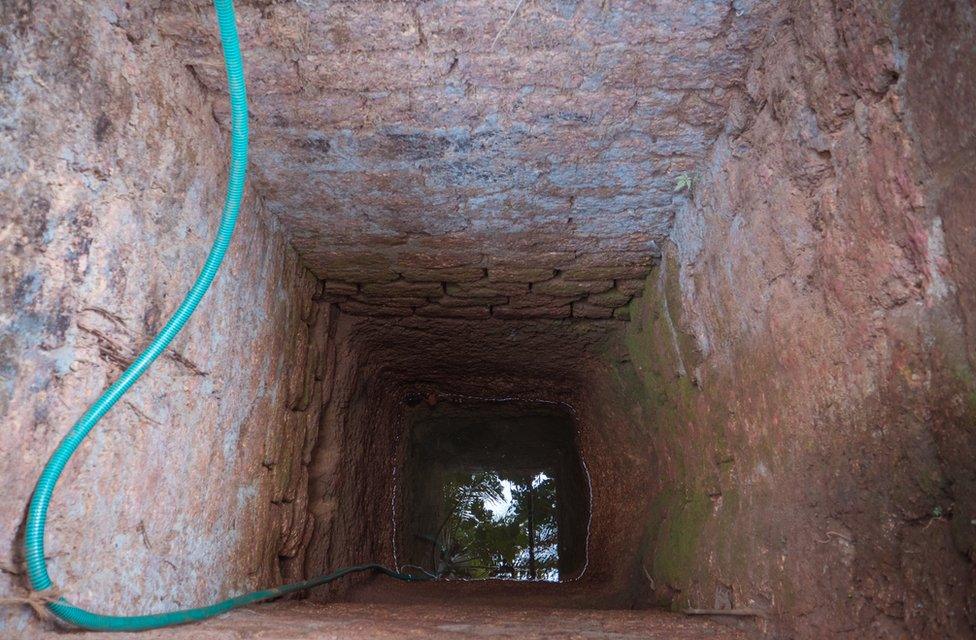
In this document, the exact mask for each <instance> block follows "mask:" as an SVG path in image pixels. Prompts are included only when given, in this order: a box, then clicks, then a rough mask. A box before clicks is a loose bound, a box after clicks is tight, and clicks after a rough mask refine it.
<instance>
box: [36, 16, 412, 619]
mask: <svg viewBox="0 0 976 640" xmlns="http://www.w3.org/2000/svg"><path fill="white" fill-rule="evenodd" d="M214 6H215V8H216V10H217V22H218V24H219V25H220V40H221V44H222V45H223V50H224V63H225V65H226V67H227V83H228V86H229V89H230V105H231V161H230V175H229V176H228V179H227V196H226V198H225V200H224V209H223V213H222V215H221V219H220V229H219V230H218V231H217V238H216V239H215V240H214V243H213V246H212V247H211V248H210V254H209V255H208V256H207V261H206V262H205V263H204V265H203V269H202V270H201V271H200V275H198V276H197V279H196V282H194V283H193V287H192V288H191V289H190V291H189V293H187V294H186V297H185V298H184V299H183V302H182V303H180V306H179V308H178V309H177V310H176V312H175V313H174V314H173V316H172V317H171V318H170V319H169V321H168V322H167V323H166V326H165V327H163V329H162V331H160V332H159V334H158V335H157V336H156V337H155V338H154V339H153V341H152V343H150V345H149V346H148V347H146V350H145V351H143V352H142V353H141V354H139V357H138V358H136V360H135V362H133V363H132V365H131V366H129V368H128V369H126V370H125V372H124V373H123V374H122V376H121V377H120V378H119V379H118V380H117V381H115V383H114V384H112V386H110V387H109V388H108V389H107V390H106V391H105V393H103V394H102V395H101V397H100V398H98V400H97V401H96V402H95V404H93V405H92V406H91V407H90V408H89V409H88V411H86V412H85V414H84V415H83V416H82V417H81V419H80V420H78V422H76V423H75V425H74V426H73V427H72V428H71V431H69V432H68V435H66V436H65V437H64V439H63V440H62V441H61V443H60V444H59V445H58V448H57V449H55V451H54V453H53V454H52V455H51V458H50V459H49V460H48V461H47V464H46V465H45V466H44V471H43V472H41V477H40V478H39V479H38V481H37V486H36V487H35V488H34V495H33V497H32V498H31V503H30V509H29V511H28V513H27V527H26V533H25V541H24V548H25V557H26V563H27V573H28V576H29V577H30V584H31V588H32V590H34V591H37V592H44V591H48V590H49V589H51V587H52V583H51V577H50V576H49V575H48V572H47V562H46V560H45V559H44V527H45V525H46V523H47V510H48V505H49V504H50V502H51V494H52V493H53V492H54V487H55V485H57V482H58V478H59V477H60V476H61V472H62V471H63V470H64V467H65V465H67V464H68V460H70V459H71V456H72V455H74V453H75V451H77V449H78V447H79V445H81V442H82V441H83V440H84V439H85V436H87V435H88V433H89V432H90V431H91V430H92V428H93V427H94V426H95V425H96V424H97V423H98V421H99V420H100V419H101V417H102V416H104V415H105V414H106V413H107V412H108V410H109V409H111V408H112V405H114V404H115V403H116V402H117V401H118V400H119V398H121V397H122V395H123V394H125V392H126V391H127V390H128V389H129V387H131V386H132V385H133V383H135V381H136V380H138V379H139V377H140V376H141V375H142V374H143V373H145V371H146V369H148V368H149V365H150V364H152V362H153V361H154V360H155V359H156V358H157V357H159V355H160V354H161V353H162V352H163V351H164V350H165V349H166V347H167V345H169V343H170V342H171V341H172V340H173V338H174V337H176V334H177V333H179V332H180V329H182V328H183V325H184V324H186V321H187V320H188V319H189V318H190V316H191V315H192V314H193V311H194V309H196V307H197V304H199V303H200V299H201V298H203V294H205V293H206V292H207V289H208V288H209V287H210V283H211V282H213V279H214V276H216V275H217V269H218V268H219V267H220V263H221V261H222V260H223V259H224V254H225V253H226V252H227V246H228V245H229V244H230V240H231V235H232V234H233V232H234V224H235V223H236V221H237V214H238V212H239V211H240V206H241V197H242V196H243V194H244V180H245V178H246V174H247V95H246V93H245V90H244V69H243V67H242V65H241V51H240V44H239V43H238V39H237V24H236V21H235V17H234V4H233V1H232V0H214ZM368 570H375V571H379V572H381V573H384V574H386V575H388V576H391V577H394V578H398V579H400V580H424V579H426V578H425V577H418V576H410V575H406V574H401V573H397V572H395V571H393V570H391V569H388V568H386V567H383V566H380V565H376V564H365V565H358V566H355V567H347V568H345V569H342V570H340V571H336V572H335V573H332V574H329V575H325V576H319V577H317V578H313V579H311V580H307V581H305V582H299V583H295V584H288V585H284V586H280V587H275V588H273V589H266V590H264V591H255V592H253V593H248V594H245V595H242V596H237V597H236V598H231V599H229V600H224V601H222V602H218V603H216V604H212V605H210V606H207V607H199V608H196V609H184V610H179V611H169V612H166V613H157V614H150V615H141V616H112V615H101V614H98V613H93V612H91V611H86V610H85V609H81V608H79V607H76V606H74V605H72V604H70V603H69V602H68V601H67V600H65V599H64V598H59V599H58V600H57V601H56V602H51V603H49V604H47V607H48V609H49V610H50V611H51V612H52V613H53V614H54V615H56V616H57V617H58V618H61V619H62V620H64V621H65V622H69V623H71V624H73V625H75V626H78V627H82V628H85V629H92V630H98V631H142V630H145V629H156V628H159V627H168V626H173V625H177V624H183V623H186V622H195V621H197V620H204V619H206V618H210V617H213V616H216V615H219V614H221V613H224V612H225V611H229V610H230V609H234V608H236V607H241V606H244V605H248V604H251V603H253V602H258V601H259V600H267V599H270V598H275V597H278V596H282V595H285V594H287V593H293V592H295V591H301V590H303V589H309V588H311V587H316V586H319V585H322V584H325V583H327V582H331V581H332V580H335V579H337V578H340V577H342V576H344V575H347V574H349V573H354V572H359V571H368Z"/></svg>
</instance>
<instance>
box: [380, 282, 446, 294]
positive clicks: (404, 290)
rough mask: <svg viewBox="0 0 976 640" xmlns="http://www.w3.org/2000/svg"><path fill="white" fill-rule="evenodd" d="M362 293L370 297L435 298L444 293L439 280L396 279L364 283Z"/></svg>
mask: <svg viewBox="0 0 976 640" xmlns="http://www.w3.org/2000/svg"><path fill="white" fill-rule="evenodd" d="M362 293H363V294H364V295H367V296H371V297H389V298H397V297H400V298H435V297H438V296H440V295H443V293H444V287H443V286H442V285H441V283H440V282H410V281H408V280H397V281H396V282H388V283H383V284H364V285H363V286H362Z"/></svg>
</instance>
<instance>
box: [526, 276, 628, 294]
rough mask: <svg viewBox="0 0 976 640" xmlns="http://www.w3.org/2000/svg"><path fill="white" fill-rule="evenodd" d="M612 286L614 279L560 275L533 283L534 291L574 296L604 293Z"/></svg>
mask: <svg viewBox="0 0 976 640" xmlns="http://www.w3.org/2000/svg"><path fill="white" fill-rule="evenodd" d="M612 287H613V281H612V280H569V279H566V278H564V277H563V276H561V275H560V276H557V277H555V278H553V279H552V280H546V281H545V282H540V283H538V284H534V285H532V292H533V293H541V294H543V295H547V296H573V295H583V294H587V293H603V292H604V291H608V290H610V289H611V288H612Z"/></svg>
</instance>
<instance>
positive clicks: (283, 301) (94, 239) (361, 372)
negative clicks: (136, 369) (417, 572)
mask: <svg viewBox="0 0 976 640" xmlns="http://www.w3.org/2000/svg"><path fill="white" fill-rule="evenodd" d="M239 6H240V7H241V25H242V28H243V37H244V46H245V55H246V57H247V64H248V73H249V83H250V84H249V88H250V91H251V95H252V99H253V105H252V106H253V112H254V126H253V130H254V156H253V160H254V162H253V167H252V168H253V170H254V177H255V180H254V181H253V189H252V190H251V191H249V192H248V194H247V198H246V203H245V210H244V213H243V215H242V218H241V222H240V227H239V229H238V234H237V238H236V240H235V243H234V244H233V245H232V248H231V252H230V254H229V255H228V258H227V263H226V266H225V268H224V269H223V270H222V272H221V275H220V277H219V278H218V280H217V282H216V284H215V287H214V289H213V290H212V291H211V292H210V293H209V294H208V296H207V297H206V298H205V300H204V302H203V304H202V306H201V308H200V310H199V312H198V313H197V315H196V316H194V319H193V320H192V321H191V324H190V325H189V326H188V328H187V330H186V332H185V333H184V334H183V335H182V336H181V337H180V338H178V339H177V340H176V342H175V343H174V344H173V348H172V349H171V350H170V351H169V352H167V354H166V355H165V356H164V357H163V358H161V359H160V361H159V363H157V365H155V367H154V369H153V370H152V372H151V373H150V374H149V375H148V376H147V377H146V379H145V380H143V381H142V382H140V383H139V384H138V385H137V386H136V387H135V388H134V390H133V391H132V392H131V393H130V394H129V395H127V396H126V397H125V399H124V401H123V402H121V403H120V404H119V406H118V407H116V409H115V410H114V411H113V412H112V413H111V414H110V415H109V416H108V417H107V419H106V420H105V421H104V423H103V424H102V425H101V426H100V427H99V428H98V429H97V430H96V431H95V432H94V433H93V435H92V437H91V440H90V441H88V442H87V443H86V444H85V446H84V447H83V449H82V451H81V454H80V455H79V457H78V458H77V460H76V461H75V462H74V463H73V464H72V465H71V466H70V467H69V468H68V470H67V473H66V474H65V478H64V481H63V484H62V485H60V486H59V489H58V491H57V493H56V495H55V500H54V503H53V504H52V510H51V525H50V530H49V534H48V551H49V553H50V555H51V565H52V568H53V573H54V576H55V578H56V580H57V582H58V584H59V585H60V586H61V587H62V588H63V589H64V590H65V592H66V594H67V595H68V596H69V598H71V599H72V600H73V601H75V602H78V603H81V604H85V605H90V606H92V607H94V608H96V609H98V610H101V611H115V612H147V611H159V610H163V609H167V608H172V607H176V606H187V605H191V604H202V603H206V602H212V601H213V600H215V599H217V598H218V597H221V596H226V595H230V594H232V593H238V592H240V591H243V590H246V589H250V588H253V587H257V586H259V585H260V586H264V585H271V584H276V583H281V582H284V581H286V580H292V579H297V578H302V577H307V576H311V575H315V574H319V573H322V572H324V571H327V570H331V569H335V568H336V567H339V566H344V565H348V564H352V563H359V562H363V561H380V562H386V563H392V562H393V561H394V555H393V544H394V543H393V541H394V539H395V528H396V517H395V514H396V511H395V508H394V496H395V492H396V490H397V487H398V484H397V483H398V482H399V479H400V477H402V476H401V475H398V471H399V467H398V465H401V464H403V446H402V442H403V438H402V435H403V429H404V428H405V422H404V417H403V416H404V414H405V411H404V406H405V404H406V397H407V396H408V395H411V396H417V397H421V398H423V401H424V402H426V403H428V404H431V403H434V404H436V403H439V402H446V401H464V399H465V398H468V399H470V398H471V397H476V398H479V399H482V400H483V399H486V398H487V399H491V400H494V401H509V400H510V399H513V398H516V399H521V400H529V399H531V400H536V401H545V402H550V403H551V402H558V403H564V404H565V405H566V406H568V407H571V408H572V412H573V415H574V417H575V418H576V420H577V425H578V429H579V433H578V442H577V443H576V444H577V446H578V448H579V450H580V452H581V454H582V456H583V459H584V461H586V462H587V465H588V469H589V475H590V478H591V481H592V500H591V505H592V520H591V528H590V539H589V542H588V545H587V550H588V553H587V568H586V571H585V573H584V575H583V577H582V578H581V579H580V580H579V581H576V582H571V583H565V584H558V585H539V584H527V585H526V584H522V585H512V584H504V583H499V582H490V583H479V584H474V583H464V584H454V583H437V584H424V585H404V584H401V583H392V582H389V581H383V580H370V579H368V578H366V577H363V576H360V577H358V578H355V579H351V580H348V581H345V582H343V583H341V584H337V585H335V586H332V587H329V588H323V589H319V590H316V591H315V592H313V593H311V594H308V596H309V599H310V600H312V601H313V602H311V603H300V604H298V603H276V604H274V605H271V606H268V607H260V608H257V609H253V610H249V611H244V612H238V613H235V614H233V615H230V616H228V617H227V618H224V619H221V620H217V621H214V622H212V623H209V624H207V625H203V626H201V627H191V628H185V629H182V630H180V631H179V633H180V634H183V636H184V637H207V635H204V634H209V635H210V636H211V637H237V636H240V635H242V634H243V635H248V634H250V633H254V634H264V635H265V636H267V637H283V638H287V637H302V635H303V634H304V635H305V636H306V637H307V636H310V635H314V634H320V635H321V634H334V635H339V636H341V635H342V634H347V635H349V636H350V637H356V634H360V635H367V636H374V635H377V634H388V635H393V636H396V637H400V636H401V635H403V631H404V630H405V629H406V630H409V631H410V632H411V633H413V634H414V635H415V636H417V637H428V636H429V635H430V625H429V624H428V623H430V624H433V625H436V626H437V630H438V632H439V633H441V632H443V633H442V635H445V636H448V637H455V636H456V635H458V634H459V633H462V632H463V633H468V632H470V633H472V634H478V633H481V632H484V633H489V632H491V633H496V632H497V634H499V635H503V636H504V635H505V634H508V635H512V636H517V637H532V634H534V633H537V635H539V636H540V637H545V636H544V631H545V629H543V628H542V625H544V624H552V625H556V628H557V629H560V630H565V629H567V628H568V629H571V630H572V631H573V632H579V633H584V632H585V633H590V631H592V632H593V633H594V634H596V633H598V632H604V633H607V632H610V631H619V632H620V633H632V632H635V625H638V626H640V628H639V629H637V631H636V633H645V632H648V629H645V628H643V626H642V625H647V626H648V628H649V629H651V630H657V628H660V629H661V630H662V631H661V632H662V633H663V634H665V636H666V637H682V636H680V635H675V634H681V633H686V634H687V637H690V638H694V637H708V636H707V634H708V633H710V632H711V630H713V629H714V628H713V627H710V626H709V625H707V624H698V625H693V624H692V623H691V622H690V621H685V620H677V619H675V618H671V617H665V618H662V617H660V616H657V615H653V614H647V613H629V612H621V611H616V612H611V613H598V612H585V611H575V612H572V611H565V610H563V611H560V612H558V613H553V611H552V610H553V609H554V608H556V607H571V608H575V609H584V608H592V607H598V608H617V609H623V608H646V607H651V606H654V605H661V606H670V607H673V608H681V607H684V606H688V605H691V606H696V607H704V608H718V609H727V608H730V607H734V608H752V609H759V610H762V611H763V612H764V614H765V616H766V617H764V618H760V619H757V620H754V621H747V620H744V619H743V620H741V622H740V624H741V625H742V626H743V627H744V628H746V627H749V628H752V629H753V630H759V631H760V632H765V633H766V634H767V635H768V636H769V637H791V638H810V639H819V638H823V637H841V638H845V637H850V638H876V637H877V638H888V637H915V638H925V639H928V638H932V637H960V638H964V637H971V636H972V633H973V627H974V624H976V600H974V598H976V596H974V593H976V588H974V584H976V583H974V579H976V577H974V568H973V567H974V558H976V525H974V523H976V472H974V467H973V462H972V461H973V460H974V459H976V442H974V431H973V425H974V424H976V400H974V399H976V376H974V373H973V370H974V367H976V325H974V318H976V316H974V314H973V308H974V305H976V285H974V283H976V280H974V278H973V274H974V267H976V254H974V253H973V249H972V248H973V247H974V246H976V237H974V233H976V231H974V227H973V216H972V202H974V201H976V185H974V183H973V173H972V171H971V168H972V166H973V163H974V162H976V127H974V126H973V122H974V120H976V119H974V118H973V113H972V105H973V104H976V69H974V67H973V65H974V64H976V10H974V9H973V7H972V2H970V1H969V0H946V1H944V2H935V3H933V2H924V1H922V0H903V1H901V2H887V1H884V0H877V1H874V0H872V1H867V0H862V1H858V0H788V1H787V2H782V3H773V2H762V1H758V0H756V1H749V0H723V1H721V2H719V1H712V0H707V1H701V2H699V1H695V2H677V1H671V0H659V1H654V2H630V1H621V2H616V1H614V2H597V1H595V0H594V1H580V2H572V1H569V2H566V1H562V0H560V1H556V2H549V1H546V2H543V1H542V0H526V2H524V3H522V4H521V5H520V9H519V12H518V14H517V15H516V16H515V17H514V18H513V19H512V20H511V24H510V25H509V26H508V27H507V28H504V25H505V24H506V21H507V20H508V17H509V16H510V15H511V13H512V11H513V9H515V6H516V3H514V2H512V3H510V4H509V3H505V4H502V3H497V2H487V3H477V2H473V1H472V2H468V1H467V0H465V1H462V2H446V1H444V2H441V1H437V0H429V1H417V2H414V1H410V2H378V1H372V0H368V1H364V2H304V1H295V2H289V1H283V2H277V1H275V2H270V1H268V0H251V1H242V2H240V3H239ZM0 11H2V13H0V18H2V20H0V50H2V51H3V54H2V55H0V220H2V225H0V253H2V255H3V256H4V259H3V260H2V261H0V416H2V423H3V430H2V432H0V472H2V474H3V480H4V483H5V484H4V486H5V491H4V493H3V499H2V500H0V517H2V519H0V554H2V555H0V562H2V564H0V596H7V595H9V594H16V593H19V592H20V591H21V589H22V588H23V586H24V580H23V575H22V567H21V566H20V558H19V549H20V540H19V536H20V535H22V522H23V518H24V512H25V506H26V503H27V500H28V498H29V495H30V491H31V489H32V486H33V482H34V480H35V478H36V477H37V474H38V473H39V472H40V468H41V465H42V464H43V462H44V460H46V458H47V456H48V454H49V453H50V451H51V450H52V448H53V446H54V444H55V442H56V440H57V438H58V437H59V436H60V435H61V434H63V433H64V432H65V431H66V430H67V429H68V427H69V425H70V424H71V423H72V421H73V420H75V419H76V418H77V417H78V415H79V414H80V413H81V411H83V409H84V407H85V406H87V403H88V402H90V401H91V400H92V399H94V398H95V397H96V396H97V394H98V393H99V392H100V391H101V389H102V388H104V386H105V385H106V384H107V383H108V382H110V381H111V380H112V379H114V377H115V376H117V375H118V373H119V372H120V370H121V369H122V367H124V366H125V364H126V363H127V362H129V361H130V360H131V358H132V357H133V354H134V353H136V351H137V349H138V347H139V346H141V345H142V344H145V342H147V341H148V339H149V336H151V335H152V334H153V332H154V331H155V330H157V329H158V328H159V326H160V325H161V323H162V322H163V321H164V320H165V318H166V317H167V316H168V313H169V312H170V311H171V310H172V309H173V308H174V307H175V306H176V304H177V302H178V300H179V299H180V297H181V296H182V295H183V293H184V292H185V291H186V288H187V287H188V286H189V283H190V282H191V281H192V278H193V277H194V275H195V273H196V269H197V267H198V265H199V264H200V263H201V262H202V260H203V257H204V255H205V253H206V250H207V248H208V246H209V243H210V239H211V238H212V236H213V232H214V229H215V228H216V222H217V212H218V210H219V204H220V199H221V196H222V194H223V180H224V177H225V171H226V139H225V132H226V122H225V121H226V104H225V101H226V95H225V94H224V93H223V91H222V83H223V80H222V71H221V70H220V67H219V57H218V51H217V49H216V48H215V43H216V39H215V33H214V25H213V18H212V15H211V8H210V7H209V5H208V3H206V2H203V1H197V0H192V1H191V0H180V1H177V2H148V3H141V4H140V3H136V4H132V3H129V4H126V3H123V2H120V1H116V0H104V1H102V2H98V3H38V2H29V1H27V0H13V1H10V2H5V3H3V4H2V5H0ZM503 29H504V33H502V34H501V36H499V37H498V42H497V43H495V44H494V46H493V44H492V41H493V40H494V39H495V37H496V35H497V34H498V33H500V32H501V31H502V30H503ZM684 174H687V175H686V177H687V178H688V179H689V181H686V182H685V185H686V188H685V189H683V190H682V191H681V192H680V193H677V194H676V193H675V183H676V181H677V178H678V177H679V176H683V175H684ZM688 182H690V184H688ZM673 214H674V215H673ZM672 217H674V218H675V219H674V220H673V221H672ZM290 243H293V245H294V247H292V246H291V244H290ZM658 247H660V250H659V249H658ZM294 249H297V251H295V250H294ZM662 253H663V256H662V255H661V254H662ZM305 264H307V265H308V268H306V267H305ZM626 320H630V322H629V323H628V322H624V321H626ZM418 410H420V411H422V410H423V406H422V405H421V406H420V407H419V409H418ZM340 597H341V598H347V599H351V600H354V601H356V602H358V603H359V604H356V605H345V606H338V607H337V606H321V605H319V604H316V602H315V601H318V602H321V601H326V600H334V599H336V598H340ZM404 601H409V602H411V603H412V605H419V606H421V607H422V608H418V606H408V607H402V608H397V607H394V606H393V605H394V604H396V603H402V602H404ZM445 602H448V603H449V604H448V605H444V603H445ZM461 602H463V603H467V604H468V605H472V606H473V605H477V607H475V608H470V607H469V608H465V607H463V606H459V604H458V603H461ZM363 603H365V605H364V604H363ZM369 603H375V604H369ZM506 603H507V604H508V605H511V604H512V603H515V604H517V606H518V607H520V609H519V610H518V611H517V612H512V613H511V617H512V620H513V621H514V622H513V623H512V625H509V624H508V622H505V623H502V622H498V617H497V616H498V615H499V612H500V611H502V610H503V606H504V605H505V604H506ZM434 605H441V606H442V607H443V608H440V609H438V608H437V607H435V606H434ZM481 606H486V607H489V609H488V610H487V613H486V612H485V610H482V609H480V607H481ZM432 607H433V608H432ZM525 607H536V608H535V609H534V610H533V611H532V613H527V612H525V611H524V610H523V609H524V608H525ZM0 616H2V617H0V636H4V637H18V635H19V636H23V637H37V636H38V629H47V628H48V627H46V626H43V625H38V624H37V623H36V622H34V619H33V617H32V614H31V613H30V611H29V610H28V609H26V608H23V607H21V608H4V609H3V610H2V612H0ZM313 617H314V618H316V619H312V618H313ZM539 617H541V620H542V622H540V621H539V620H537V619H536V618H539ZM487 618H492V619H493V620H495V621H494V622H491V623H490V625H489V624H488V623H486V619H487ZM448 619H450V621H447V620H448ZM458 621H460V622H458ZM45 624H46V623H45ZM457 624H461V625H477V626H478V628H477V629H472V628H471V627H463V628H461V627H458V626H447V627H446V628H442V627H444V625H457ZM717 633H718V634H719V636H720V637H721V635H722V633H723V632H721V631H719V632H717ZM275 634H277V636H276V635H275ZM669 634H670V635H669ZM727 634H728V635H731V632H727ZM159 635H162V634H159ZM167 635H168V634H167ZM624 637H626V636H624Z"/></svg>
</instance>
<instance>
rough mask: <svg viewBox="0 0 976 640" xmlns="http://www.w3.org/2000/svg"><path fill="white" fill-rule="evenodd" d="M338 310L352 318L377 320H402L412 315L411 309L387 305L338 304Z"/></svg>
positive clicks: (350, 302) (353, 302)
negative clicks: (360, 317) (359, 317)
mask: <svg viewBox="0 0 976 640" xmlns="http://www.w3.org/2000/svg"><path fill="white" fill-rule="evenodd" d="M339 309H341V310H342V311H343V312H345V313H348V314H350V315H354V316H376V317H379V318H397V317H399V318H402V317H405V316H410V315H413V309H410V308H408V307H395V306H389V305H378V304H365V303H362V302H356V301H349V302H340V303H339Z"/></svg>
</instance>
